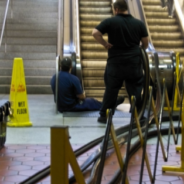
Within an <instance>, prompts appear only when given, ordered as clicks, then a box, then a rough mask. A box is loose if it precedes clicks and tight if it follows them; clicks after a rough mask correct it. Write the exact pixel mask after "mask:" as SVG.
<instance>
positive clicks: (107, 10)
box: [79, 7, 112, 14]
mask: <svg viewBox="0 0 184 184" xmlns="http://www.w3.org/2000/svg"><path fill="white" fill-rule="evenodd" d="M79 10H80V13H87V14H90V13H91V14H94V13H98V14H105V13H112V8H111V7H103V8H86V7H85V8H83V7H80V9H79Z"/></svg>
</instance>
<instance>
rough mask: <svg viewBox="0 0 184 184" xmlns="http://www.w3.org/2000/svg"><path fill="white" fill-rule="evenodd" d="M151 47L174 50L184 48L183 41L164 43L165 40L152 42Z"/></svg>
mask: <svg viewBox="0 0 184 184" xmlns="http://www.w3.org/2000/svg"><path fill="white" fill-rule="evenodd" d="M153 45H154V46H155V47H157V46H158V47H165V48H176V47H182V46H184V41H183V40H174V41H165V40H159V41H155V40H154V41H153Z"/></svg>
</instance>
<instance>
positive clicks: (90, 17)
mask: <svg viewBox="0 0 184 184" xmlns="http://www.w3.org/2000/svg"><path fill="white" fill-rule="evenodd" d="M110 17H112V15H111V14H80V19H81V20H90V21H92V20H98V21H99V20H100V21H102V20H104V19H106V18H110Z"/></svg>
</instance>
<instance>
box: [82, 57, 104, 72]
mask: <svg viewBox="0 0 184 184" xmlns="http://www.w3.org/2000/svg"><path fill="white" fill-rule="evenodd" d="M106 63H107V61H106V60H96V61H95V60H89V59H88V60H82V67H83V68H104V70H105V65H106Z"/></svg>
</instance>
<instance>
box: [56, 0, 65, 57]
mask: <svg viewBox="0 0 184 184" xmlns="http://www.w3.org/2000/svg"><path fill="white" fill-rule="evenodd" d="M63 43H64V0H58V30H57V56H60V57H61V58H62V57H63Z"/></svg>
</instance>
